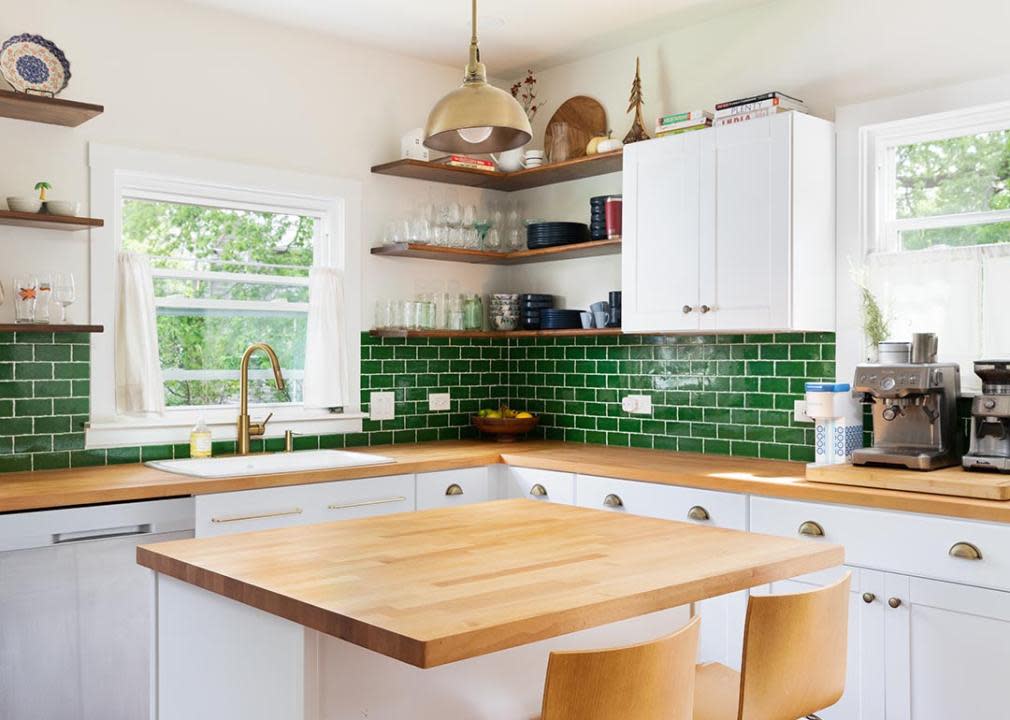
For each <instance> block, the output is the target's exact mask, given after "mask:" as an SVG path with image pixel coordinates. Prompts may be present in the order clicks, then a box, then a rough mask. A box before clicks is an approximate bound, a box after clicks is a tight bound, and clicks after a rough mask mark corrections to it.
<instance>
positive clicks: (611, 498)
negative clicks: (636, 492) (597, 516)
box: [603, 493, 624, 508]
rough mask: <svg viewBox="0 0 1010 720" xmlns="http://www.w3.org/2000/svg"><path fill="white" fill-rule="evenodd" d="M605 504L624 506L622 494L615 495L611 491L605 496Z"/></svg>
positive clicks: (608, 505)
mask: <svg viewBox="0 0 1010 720" xmlns="http://www.w3.org/2000/svg"><path fill="white" fill-rule="evenodd" d="M603 504H604V505H606V506H607V507H612V508H619V507H624V501H623V500H621V496H620V495H614V493H610V494H609V495H607V497H605V498H603Z"/></svg>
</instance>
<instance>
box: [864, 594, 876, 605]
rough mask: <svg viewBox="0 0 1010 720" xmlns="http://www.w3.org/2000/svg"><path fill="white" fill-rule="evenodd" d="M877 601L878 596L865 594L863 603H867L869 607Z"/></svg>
mask: <svg viewBox="0 0 1010 720" xmlns="http://www.w3.org/2000/svg"><path fill="white" fill-rule="evenodd" d="M876 599H877V596H876V595H874V594H873V593H871V592H865V593H863V602H864V603H866V604H867V605H869V604H870V603H872V602H873V601H874V600H876Z"/></svg>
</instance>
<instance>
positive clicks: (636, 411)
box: [621, 395, 652, 415]
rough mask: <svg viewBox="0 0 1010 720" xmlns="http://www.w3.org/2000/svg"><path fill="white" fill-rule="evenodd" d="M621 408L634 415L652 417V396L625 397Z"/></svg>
mask: <svg viewBox="0 0 1010 720" xmlns="http://www.w3.org/2000/svg"><path fill="white" fill-rule="evenodd" d="M621 408H622V409H623V410H624V412H626V413H631V414H632V415H651V414H652V396H651V395H625V396H624V398H623V399H622V400H621Z"/></svg>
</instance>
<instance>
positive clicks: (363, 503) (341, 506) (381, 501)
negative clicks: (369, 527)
mask: <svg viewBox="0 0 1010 720" xmlns="http://www.w3.org/2000/svg"><path fill="white" fill-rule="evenodd" d="M406 499H407V498H405V497H404V496H403V495H394V496H393V497H386V498H376V499H374V500H359V501H357V502H351V503H334V504H332V505H327V506H326V509H327V510H350V509H351V508H359V507H369V506H371V505H387V504H389V503H398V502H404V501H405V500H406Z"/></svg>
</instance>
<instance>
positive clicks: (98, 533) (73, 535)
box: [52, 523, 153, 545]
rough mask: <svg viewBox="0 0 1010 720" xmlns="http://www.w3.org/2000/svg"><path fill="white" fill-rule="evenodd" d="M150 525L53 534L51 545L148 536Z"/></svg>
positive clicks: (140, 524) (143, 524) (150, 529)
mask: <svg viewBox="0 0 1010 720" xmlns="http://www.w3.org/2000/svg"><path fill="white" fill-rule="evenodd" d="M152 530H153V526H152V525H151V523H139V524H137V525H123V526H121V527H111V528H101V529H98V530H76V531H73V532H59V533H53V536H52V538H53V540H52V542H53V545H62V544H65V543H72V542H84V541H86V540H107V539H109V538H121V537H130V536H131V535H148V534H150V533H151V532H152Z"/></svg>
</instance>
